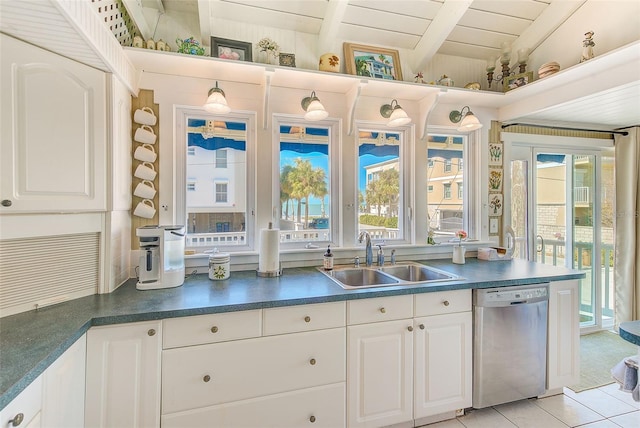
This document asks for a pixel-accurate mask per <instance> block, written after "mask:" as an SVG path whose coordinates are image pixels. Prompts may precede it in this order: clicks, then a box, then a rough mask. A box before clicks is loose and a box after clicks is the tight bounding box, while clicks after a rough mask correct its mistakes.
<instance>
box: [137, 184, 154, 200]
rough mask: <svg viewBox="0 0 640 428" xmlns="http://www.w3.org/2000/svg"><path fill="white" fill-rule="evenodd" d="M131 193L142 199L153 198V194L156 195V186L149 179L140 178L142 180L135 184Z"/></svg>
mask: <svg viewBox="0 0 640 428" xmlns="http://www.w3.org/2000/svg"><path fill="white" fill-rule="evenodd" d="M133 194H134V196H137V197H139V198H142V199H153V198H154V196H156V188H155V186H154V185H153V183H152V182H151V181H149V180H142V182H141V183H138V185H137V186H136V189H135V190H134V191H133Z"/></svg>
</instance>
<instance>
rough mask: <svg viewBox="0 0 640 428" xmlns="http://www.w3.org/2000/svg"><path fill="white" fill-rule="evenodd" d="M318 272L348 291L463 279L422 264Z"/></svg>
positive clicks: (343, 268) (350, 267) (335, 268)
mask: <svg viewBox="0 0 640 428" xmlns="http://www.w3.org/2000/svg"><path fill="white" fill-rule="evenodd" d="M318 270H319V271H320V272H322V273H323V274H325V275H326V276H328V277H329V278H331V279H332V280H333V281H335V282H336V283H337V284H338V285H340V286H341V287H342V288H344V289H347V290H350V289H356V288H369V287H389V286H393V285H416V284H426V283H439V282H443V281H454V280H459V279H462V278H461V277H460V276H458V275H455V274H452V273H449V272H445V271H442V270H440V269H435V268H432V267H430V266H425V265H423V264H420V263H402V264H397V265H388V266H382V267H378V266H371V267H366V266H365V267H353V266H335V267H334V268H333V270H331V271H325V270H324V269H322V268H318Z"/></svg>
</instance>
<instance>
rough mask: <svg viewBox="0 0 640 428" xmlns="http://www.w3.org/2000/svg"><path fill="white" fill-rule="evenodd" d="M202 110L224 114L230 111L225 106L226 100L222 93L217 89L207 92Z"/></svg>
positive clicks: (229, 108)
mask: <svg viewBox="0 0 640 428" xmlns="http://www.w3.org/2000/svg"><path fill="white" fill-rule="evenodd" d="M204 109H205V110H206V111H208V112H209V113H218V114H225V113H229V112H230V111H231V107H229V106H228V105H227V99H226V98H225V97H224V92H222V90H221V89H219V88H217V87H216V88H213V89H212V90H211V91H209V97H208V98H207V102H206V103H205V104H204Z"/></svg>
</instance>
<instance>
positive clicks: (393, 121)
mask: <svg viewBox="0 0 640 428" xmlns="http://www.w3.org/2000/svg"><path fill="white" fill-rule="evenodd" d="M408 123H411V118H410V117H409V116H408V115H407V112H405V111H404V110H402V108H401V107H400V106H398V105H396V106H395V107H394V109H393V111H392V112H391V116H389V122H387V126H389V127H394V126H402V125H406V124H408Z"/></svg>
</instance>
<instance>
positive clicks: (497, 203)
mask: <svg viewBox="0 0 640 428" xmlns="http://www.w3.org/2000/svg"><path fill="white" fill-rule="evenodd" d="M503 205H504V202H503V197H502V194H501V193H490V194H489V217H500V216H501V215H502V206H503Z"/></svg>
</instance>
